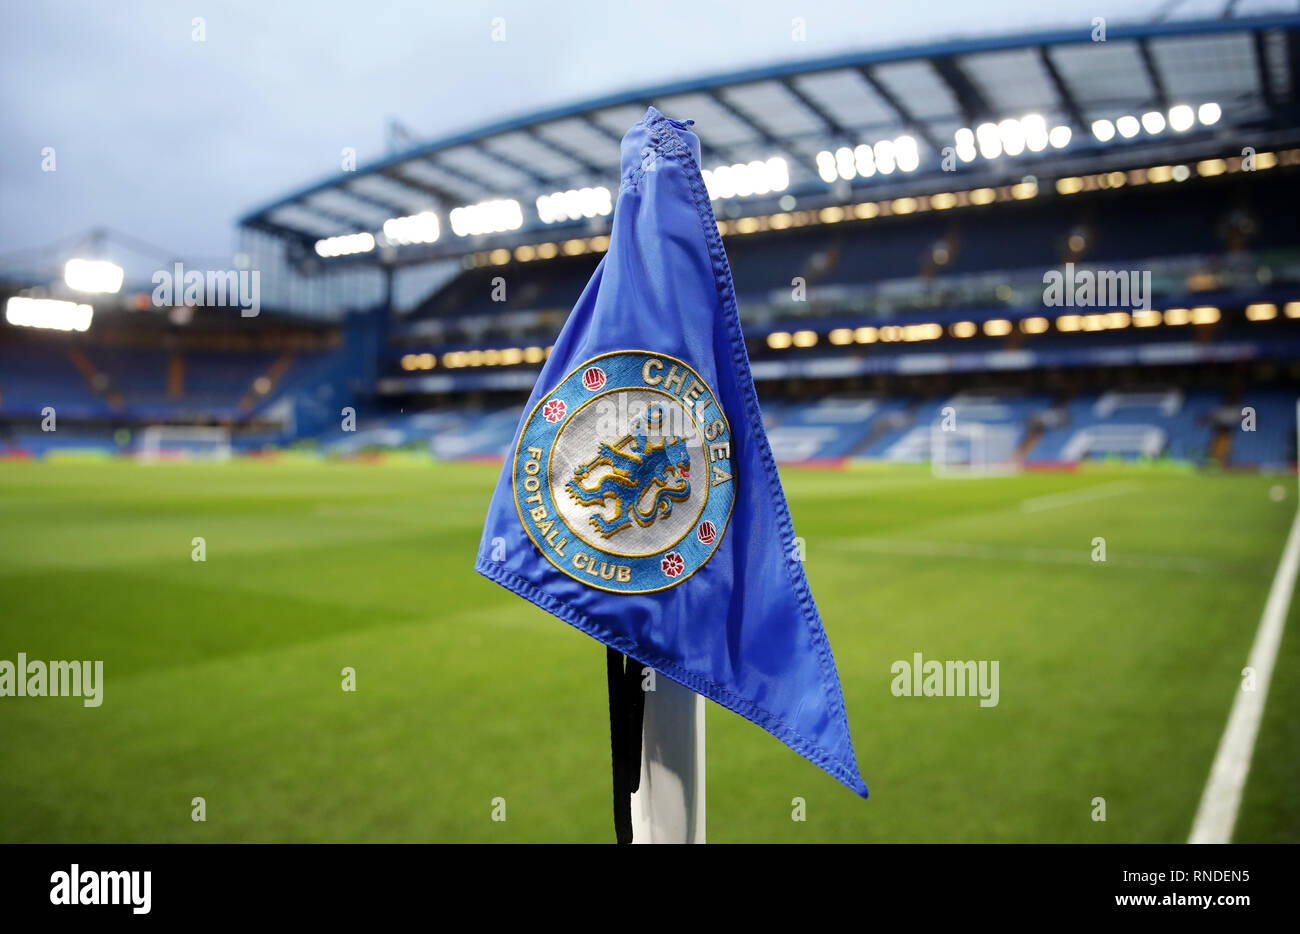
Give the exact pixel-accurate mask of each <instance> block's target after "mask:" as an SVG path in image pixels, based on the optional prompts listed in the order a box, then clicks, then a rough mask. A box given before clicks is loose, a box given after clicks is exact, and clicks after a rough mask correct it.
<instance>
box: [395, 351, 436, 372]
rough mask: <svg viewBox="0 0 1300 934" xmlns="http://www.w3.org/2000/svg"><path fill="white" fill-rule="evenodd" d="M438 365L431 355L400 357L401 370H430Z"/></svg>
mask: <svg viewBox="0 0 1300 934" xmlns="http://www.w3.org/2000/svg"><path fill="white" fill-rule="evenodd" d="M437 365H438V359H437V358H436V357H435V356H434V355H433V354H431V353H408V354H403V355H402V369H403V370H432V369H433V368H434V367H435V366H437Z"/></svg>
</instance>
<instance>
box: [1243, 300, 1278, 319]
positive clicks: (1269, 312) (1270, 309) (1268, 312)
mask: <svg viewBox="0 0 1300 934" xmlns="http://www.w3.org/2000/svg"><path fill="white" fill-rule="evenodd" d="M1246 317H1247V318H1248V319H1249V320H1251V321H1272V320H1273V319H1274V318H1276V317H1277V306H1276V305H1274V304H1272V303H1271V302H1257V303H1256V304H1254V305H1247V306H1246Z"/></svg>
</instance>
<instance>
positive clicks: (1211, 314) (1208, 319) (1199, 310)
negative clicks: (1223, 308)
mask: <svg viewBox="0 0 1300 934" xmlns="http://www.w3.org/2000/svg"><path fill="white" fill-rule="evenodd" d="M1273 313H1274V314H1276V313H1277V310H1276V308H1274V312H1273ZM1218 320H1219V309H1217V308H1215V307H1214V306H1213V305H1198V306H1197V307H1196V308H1193V309H1192V324H1214V323H1216V322H1217V321H1218Z"/></svg>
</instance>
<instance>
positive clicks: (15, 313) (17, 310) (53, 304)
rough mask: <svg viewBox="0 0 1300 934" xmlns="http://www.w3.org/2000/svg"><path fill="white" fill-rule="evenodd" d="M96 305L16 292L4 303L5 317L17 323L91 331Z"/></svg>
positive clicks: (18, 324)
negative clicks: (34, 296) (22, 294)
mask: <svg viewBox="0 0 1300 934" xmlns="http://www.w3.org/2000/svg"><path fill="white" fill-rule="evenodd" d="M94 315H95V309H94V308H92V307H91V306H90V305H83V304H78V303H77V302H64V301H59V300H57V299H53V298H24V297H22V296H21V295H15V296H13V297H12V298H10V299H9V301H8V302H6V303H5V320H6V321H8V322H9V323H10V324H12V325H15V326H17V327H24V328H46V329H48V330H52V331H88V330H90V321H91V319H92V318H93V317H94Z"/></svg>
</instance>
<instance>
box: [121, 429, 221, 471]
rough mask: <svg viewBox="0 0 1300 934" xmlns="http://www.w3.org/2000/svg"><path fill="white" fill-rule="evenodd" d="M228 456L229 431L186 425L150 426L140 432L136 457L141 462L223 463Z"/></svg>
mask: <svg viewBox="0 0 1300 934" xmlns="http://www.w3.org/2000/svg"><path fill="white" fill-rule="evenodd" d="M230 455H231V446H230V429H229V428H217V427H192V426H187V425H150V426H149V427H148V428H145V429H144V430H143V431H141V432H140V436H139V442H138V443H137V444H136V457H137V458H138V459H139V460H141V461H143V462H145V463H157V462H158V461H163V460H204V461H224V460H229V459H230Z"/></svg>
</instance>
